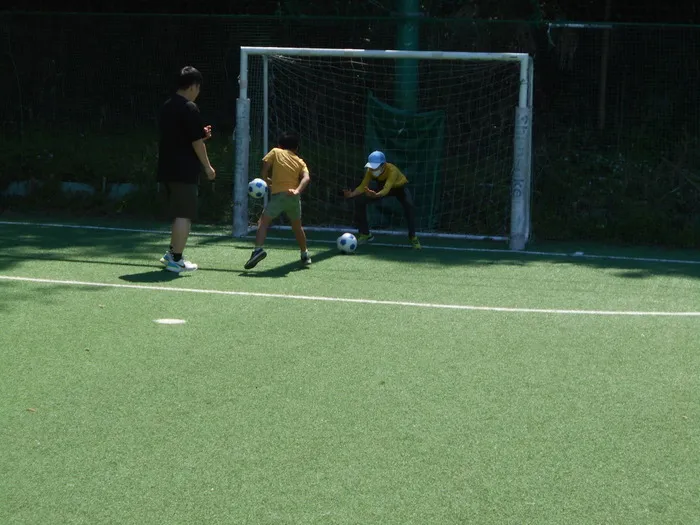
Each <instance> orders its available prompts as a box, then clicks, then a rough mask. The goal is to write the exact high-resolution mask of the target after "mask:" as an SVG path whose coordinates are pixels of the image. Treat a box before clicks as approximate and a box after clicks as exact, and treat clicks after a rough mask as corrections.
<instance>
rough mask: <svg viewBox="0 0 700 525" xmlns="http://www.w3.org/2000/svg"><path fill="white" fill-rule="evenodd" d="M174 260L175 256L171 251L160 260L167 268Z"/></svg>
mask: <svg viewBox="0 0 700 525" xmlns="http://www.w3.org/2000/svg"><path fill="white" fill-rule="evenodd" d="M172 260H173V254H172V253H170V252H169V251H167V252H165V255H163V257H161V258H160V264H163V265H165V266H167V265H168V263H169V262H171V261H172Z"/></svg>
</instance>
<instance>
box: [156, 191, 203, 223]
mask: <svg viewBox="0 0 700 525" xmlns="http://www.w3.org/2000/svg"><path fill="white" fill-rule="evenodd" d="M162 184H163V186H164V188H165V195H166V197H167V199H168V216H169V217H170V218H171V219H190V220H194V219H196V218H197V208H198V194H199V191H198V187H197V184H190V183H186V182H163V183H162Z"/></svg>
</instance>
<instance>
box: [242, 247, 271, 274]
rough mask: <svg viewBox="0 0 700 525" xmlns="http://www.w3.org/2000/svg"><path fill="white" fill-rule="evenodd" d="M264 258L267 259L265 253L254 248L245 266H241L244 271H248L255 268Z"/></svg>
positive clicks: (260, 249)
mask: <svg viewBox="0 0 700 525" xmlns="http://www.w3.org/2000/svg"><path fill="white" fill-rule="evenodd" d="M265 257H267V252H266V251H265V250H263V249H262V248H256V249H255V250H253V253H252V254H250V259H248V262H247V263H245V266H243V267H244V268H245V269H246V270H250V269H251V268H255V266H256V265H257V264H258V263H259V262H260V261H262V260H263V259H264V258H265Z"/></svg>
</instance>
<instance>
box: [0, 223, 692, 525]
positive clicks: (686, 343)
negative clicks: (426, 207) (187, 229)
mask: <svg viewBox="0 0 700 525" xmlns="http://www.w3.org/2000/svg"><path fill="white" fill-rule="evenodd" d="M73 226H74V227H69V226H68V225H57V224H54V225H43V226H42V225H38V224H29V223H18V222H17V223H11V222H4V223H1V224H0V243H1V244H0V246H2V248H0V370H1V373H2V381H0V399H1V400H2V402H1V403H0V421H2V429H1V430H0V447H1V449H2V451H3V454H2V456H1V459H0V472H2V476H0V523H3V524H37V523H42V524H44V523H45V524H50V523H51V524H53V523H55V524H58V523H61V524H78V523H85V524H94V523H119V524H125V523H134V524H136V523H139V524H141V523H168V524H195V523H202V524H204V523H206V524H214V523H236V524H243V523H250V524H278V523H285V524H286V523H289V524H292V523H293V524H312V523H313V524H351V523H352V524H357V523H362V524H374V523H382V524H428V523H430V524H433V523H435V524H457V523H460V524H461V523H470V524H474V523H478V524H482V523H483V524H487V523H488V524H492V523H519V524H520V523H533V524H535V523H536V524H561V523H576V524H579V523H586V524H588V523H591V524H594V523H595V524H601V523H610V524H628V523H629V524H641V523H698V520H699V519H700V518H699V516H700V483H699V482H698V480H699V479H700V478H699V476H698V473H700V393H699V392H700V391H699V390H698V378H699V377H700V352H699V350H700V347H699V343H698V336H699V335H700V299H699V298H700V258H699V257H698V255H697V253H693V252H671V251H668V252H662V251H661V250H644V249H630V248H627V249H622V248H614V247H604V246H591V245H586V246H583V245H577V246H574V245H540V246H537V245H536V246H532V247H530V248H529V249H530V251H529V252H526V253H514V252H509V251H507V250H505V249H501V248H503V246H501V245H495V244H475V243H469V244H466V243H465V244H463V245H455V244H451V245H447V244H446V243H445V242H444V241H443V242H439V241H431V240H430V239H425V240H424V241H423V242H424V246H425V249H423V250H422V251H413V250H410V249H408V248H406V247H403V246H391V244H392V243H397V242H401V241H403V239H394V238H391V237H386V238H383V239H378V240H379V242H378V244H377V245H371V246H363V247H361V248H360V249H359V250H358V252H357V253H356V254H354V255H351V256H344V255H340V254H338V252H337V251H336V249H335V243H334V236H324V235H322V234H310V250H311V255H312V258H313V259H314V264H313V265H312V266H311V267H310V268H307V269H304V268H301V267H300V266H299V262H298V257H299V254H298V250H297V248H296V246H295V244H294V243H293V241H290V240H289V239H285V238H278V239H277V240H272V241H270V243H269V245H268V251H269V256H268V257H267V259H265V260H264V261H263V262H262V263H261V264H260V265H259V266H258V267H256V268H255V269H254V270H251V271H244V270H243V263H244V262H245V261H246V259H247V257H248V256H249V254H250V249H251V242H250V240H240V239H232V238H231V237H227V236H223V235H217V234H216V233H215V232H207V231H206V230H202V232H203V233H204V234H203V235H198V236H194V237H192V238H191V239H190V243H189V247H188V250H187V256H188V257H190V258H191V259H192V260H193V261H194V262H196V263H198V264H199V265H200V268H201V269H200V270H199V271H197V272H194V273H192V274H190V275H181V276H176V275H174V274H170V273H167V272H165V271H164V270H162V269H161V267H160V264H159V263H158V258H159V257H160V256H161V255H162V254H163V252H164V249H165V247H166V246H167V243H168V238H169V237H168V235H167V234H166V233H162V232H159V231H156V230H157V229H158V228H156V229H146V230H142V229H141V228H136V227H134V228H122V229H120V228H119V227H118V226H120V225H118V224H115V223H112V224H110V223H107V222H104V223H102V224H101V226H100V227H98V228H91V229H88V228H85V227H84V226H85V225H79V224H77V225H73ZM161 228H162V226H161ZM139 230H142V231H139ZM275 235H278V236H279V235H281V234H275ZM577 251H582V252H583V254H582V255H576V256H575V255H572V254H573V253H574V252H577ZM164 319H165V320H178V321H179V324H162V323H159V322H156V321H158V320H164Z"/></svg>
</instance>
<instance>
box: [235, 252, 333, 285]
mask: <svg viewBox="0 0 700 525" xmlns="http://www.w3.org/2000/svg"><path fill="white" fill-rule="evenodd" d="M336 255H338V251H337V250H335V249H333V250H326V251H323V252H317V253H314V254H313V257H312V260H313V263H312V264H311V266H312V267H313V266H314V265H316V264H319V263H321V262H323V261H325V260H327V259H330V258H332V257H335V256H336ZM264 264H265V261H262V262H261V263H260V264H259V265H258V266H256V267H255V268H254V269H252V270H244V271H242V272H241V277H258V278H260V277H272V278H279V277H287V275H289V274H290V273H292V272H299V271H302V272H303V271H309V270H311V268H310V267H308V266H302V265H301V262H300V261H299V259H295V260H294V261H292V262H288V263H287V264H283V265H282V266H273V267H272V268H265V267H264V266H263V265H264ZM261 267H262V269H260V268H261Z"/></svg>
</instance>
